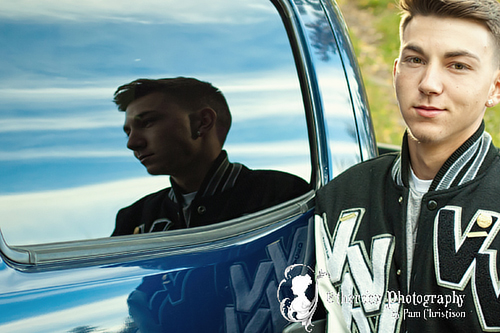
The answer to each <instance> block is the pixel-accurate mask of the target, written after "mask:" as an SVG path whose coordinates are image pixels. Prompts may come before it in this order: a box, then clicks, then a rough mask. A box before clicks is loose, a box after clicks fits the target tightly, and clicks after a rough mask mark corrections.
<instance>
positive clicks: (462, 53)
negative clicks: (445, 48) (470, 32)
mask: <svg viewBox="0 0 500 333" xmlns="http://www.w3.org/2000/svg"><path fill="white" fill-rule="evenodd" d="M444 56H445V58H455V57H467V58H472V59H475V60H477V61H480V59H479V57H478V56H477V55H475V54H474V53H471V52H469V51H465V50H458V51H450V52H446V53H445V54H444Z"/></svg>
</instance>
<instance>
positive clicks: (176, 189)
mask: <svg viewBox="0 0 500 333" xmlns="http://www.w3.org/2000/svg"><path fill="white" fill-rule="evenodd" d="M115 103H116V104H117V105H118V108H119V110H121V111H125V114H126V117H125V125H124V127H123V129H124V131H125V133H126V134H127V135H128V143H127V147H128V148H129V149H131V150H132V151H133V152H134V155H135V157H136V158H137V159H138V160H139V161H140V162H141V163H142V164H143V165H144V166H145V167H146V169H147V171H148V172H149V173H150V174H152V175H170V180H171V184H172V187H171V188H167V189H164V190H161V191H159V192H157V193H153V194H150V195H148V196H146V197H144V198H142V199H140V200H139V201H137V202H136V203H134V204H133V205H131V206H129V207H126V208H123V209H121V210H120V211H119V212H118V215H117V217H116V228H115V230H114V232H113V236H117V235H126V234H132V233H142V232H150V231H163V230H171V229H178V228H187V227H196V226H201V225H207V224H211V223H215V222H220V221H224V220H228V219H231V218H235V217H238V216H241V215H243V214H248V213H252V212H255V211H258V210H261V209H264V208H267V207H270V206H273V205H275V204H278V203H280V202H284V201H286V200H289V199H292V198H294V197H297V196H299V195H300V194H303V193H305V192H306V191H307V190H308V185H307V183H306V182H305V181H304V180H302V179H300V178H298V177H295V176H292V175H290V174H286V173H282V172H277V171H263V170H249V169H248V168H246V167H245V166H243V165H241V164H238V163H230V162H229V160H228V157H227V154H226V152H225V151H223V150H222V146H223V144H224V141H225V139H226V135H227V133H228V131H229V128H230V126H231V114H230V112H229V107H228V105H227V103H226V100H225V98H224V96H223V95H222V93H221V92H220V91H219V90H218V89H217V88H215V87H213V86H212V85H211V84H209V83H206V82H201V81H199V80H196V79H192V78H172V79H160V80H147V79H139V80H136V81H133V82H131V83H128V84H125V85H123V86H121V87H119V88H118V90H117V91H116V93H115Z"/></svg>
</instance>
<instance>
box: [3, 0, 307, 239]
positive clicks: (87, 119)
mask: <svg viewBox="0 0 500 333" xmlns="http://www.w3.org/2000/svg"><path fill="white" fill-rule="evenodd" d="M224 3H226V1H221V0H218V1H211V2H210V6H209V8H205V9H203V11H202V12H203V15H199V8H201V7H200V6H201V5H200V4H199V3H198V2H186V3H183V4H181V3H178V2H177V1H154V0H153V1H152V2H150V3H149V9H147V8H148V6H142V7H140V8H139V7H138V6H137V5H136V4H135V3H134V2H123V1H120V2H119V4H118V2H115V5H113V3H112V2H109V3H108V2H106V3H105V4H100V3H94V2H92V3H81V2H74V1H44V2H43V3H40V2H37V1H20V2H16V4H12V3H6V2H0V18H1V23H0V31H1V32H2V33H1V34H0V43H1V44H2V45H7V46H8V47H5V48H4V49H3V50H2V51H0V53H1V54H2V56H1V57H0V75H1V76H2V78H3V80H2V82H0V100H2V103H0V142H2V145H1V147H0V165H1V171H2V172H0V184H2V185H1V186H0V214H1V216H2V221H1V222H0V227H1V228H2V231H3V232H4V236H5V238H6V239H7V241H8V242H9V243H11V244H21V243H23V244H29V243H36V242H40V239H43V240H44V241H46V242H51V241H58V240H73V239H81V238H86V237H92V238H93V237H103V236H106V235H108V234H109V233H110V232H111V230H110V228H111V229H112V228H113V223H112V222H111V221H113V220H114V216H115V214H116V211H117V210H118V209H119V208H121V207H123V206H125V205H128V204H130V203H132V202H133V201H135V200H136V199H137V198H139V197H140V196H142V195H144V194H147V193H150V192H152V191H153V190H157V189H160V188H163V187H165V186H167V185H168V179H164V177H163V179H161V178H157V177H154V178H153V177H147V176H146V175H147V174H146V172H145V170H144V168H143V167H142V166H141V165H140V164H139V163H138V161H136V160H135V158H134V157H133V156H132V153H131V152H130V151H128V150H127V149H126V147H125V144H126V137H125V134H124V133H123V131H122V125H123V113H120V112H118V111H117V110H116V107H115V106H114V104H113V103H112V101H111V100H112V95H113V92H114V91H115V89H116V87H117V86H119V85H121V84H123V83H125V82H129V81H131V80H133V79H135V78H137V77H153V78H157V77H171V76H179V75H183V76H195V77H197V78H199V79H202V80H206V81H209V82H212V83H213V84H214V85H215V86H217V87H219V88H220V89H221V90H222V91H223V92H224V94H225V95H226V98H227V100H228V102H229V105H230V107H231V110H232V114H233V126H232V129H231V132H230V134H229V136H228V140H227V142H226V149H227V150H228V152H229V156H230V159H231V160H232V161H238V162H242V163H244V164H246V165H248V166H249V167H251V168H264V167H265V168H274V169H280V170H285V171H289V172H293V173H297V174H299V175H300V176H302V177H304V178H305V179H309V176H310V166H309V156H308V143H307V134H306V131H305V128H304V127H305V126H304V116H303V106H302V100H301V96H300V88H299V84H298V80H297V76H296V71H295V68H294V64H293V59H292V56H291V52H290V47H289V45H288V41H287V37H286V33H285V31H284V28H283V27H282V23H281V20H280V19H279V17H278V15H277V13H276V10H275V9H274V8H273V6H272V5H271V4H270V3H269V2H268V1H264V0H263V1H261V2H260V3H258V2H253V3H251V4H248V3H244V2H242V3H236V4H234V3H232V4H231V6H227V5H224ZM96 6H101V7H100V8H97V7H96ZM205 7H206V6H205ZM192 8H196V11H195V10H192ZM186 13H188V14H186ZM197 13H198V14H197ZM200 25H202V26H203V28H202V29H201V30H200ZM166 31H168V33H166ZM200 31H203V32H202V33H200ZM249 31H251V32H252V33H251V34H249V33H248V32H249ZM214 36H215V37H214ZM194 40H195V41H196V43H193V42H192V41H194ZM47 41H50V42H47ZM54 44H57V45H59V46H58V47H53V45H54ZM255 101H258V103H257V104H256V103H255ZM283 115H286V116H287V117H286V118H284V117H283ZM277 123H278V124H280V126H279V127H277V126H276V124H277ZM281 125H282V126H281ZM283 140H287V141H289V143H291V145H293V146H294V148H292V149H290V148H289V149H287V148H286V143H285V144H284V145H282V144H283ZM277 144H278V145H280V146H282V147H280V149H279V150H278V151H279V152H280V153H281V154H276V151H275V153H274V154H270V153H269V149H266V146H267V147H276V146H277ZM288 146H289V147H290V144H289V145H288ZM298 148H300V149H298ZM142 177H144V178H142ZM127 180H128V181H129V183H127ZM120 181H122V183H123V184H121V183H120ZM141 181H142V182H144V186H137V183H138V182H141ZM125 184H128V185H131V184H134V185H133V186H132V187H131V188H130V190H129V191H127V190H126V189H124V186H123V185H125ZM91 191H95V193H93V194H89V193H91ZM48 198H51V199H48ZM40 217H43V219H40ZM47 217H50V218H47ZM102 221H110V222H111V223H108V225H106V224H105V223H102ZM27 226H29V227H30V229H31V231H32V237H30V236H29V235H28V234H31V233H28V232H26V227H27ZM104 226H106V227H105V228H104ZM32 228H33V229H32ZM23 229H24V231H23ZM41 235H45V236H44V237H40V236H41ZM60 235H65V236H64V237H61V236H60Z"/></svg>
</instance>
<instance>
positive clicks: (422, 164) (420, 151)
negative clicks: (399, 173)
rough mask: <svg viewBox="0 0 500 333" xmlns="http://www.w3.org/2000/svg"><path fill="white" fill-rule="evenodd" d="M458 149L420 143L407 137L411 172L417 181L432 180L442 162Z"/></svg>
mask: <svg viewBox="0 0 500 333" xmlns="http://www.w3.org/2000/svg"><path fill="white" fill-rule="evenodd" d="M459 147H460V146H458V147H455V146H449V145H439V144H435V145H432V144H425V143H420V142H418V141H417V140H415V138H412V137H411V136H408V149H409V152H410V161H411V167H412V170H413V172H414V173H415V175H416V176H417V178H419V179H422V180H430V179H434V177H435V176H436V174H437V173H438V172H439V169H441V167H442V166H443V164H444V162H446V160H447V159H448V158H449V157H450V156H451V155H452V154H453V153H454V152H455V150H457V149H458V148H459Z"/></svg>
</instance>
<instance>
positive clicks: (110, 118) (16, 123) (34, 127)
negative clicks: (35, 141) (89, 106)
mask: <svg viewBox="0 0 500 333" xmlns="http://www.w3.org/2000/svg"><path fill="white" fill-rule="evenodd" d="M121 122H123V115H121V116H119V115H118V114H115V113H113V112H110V110H106V111H100V112H95V113H89V114H86V115H78V116H75V117H67V116H66V117H58V118H50V117H38V118H34V117H18V118H8V119H0V133H2V132H21V131H69V130H82V129H93V128H103V127H119V126H120V125H121ZM0 159H1V157H0Z"/></svg>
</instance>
